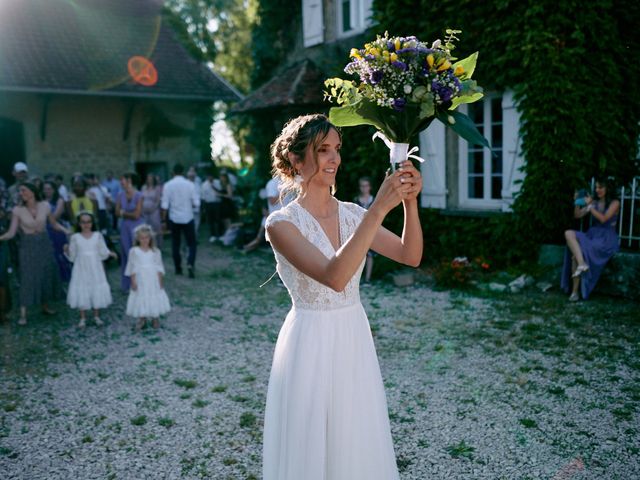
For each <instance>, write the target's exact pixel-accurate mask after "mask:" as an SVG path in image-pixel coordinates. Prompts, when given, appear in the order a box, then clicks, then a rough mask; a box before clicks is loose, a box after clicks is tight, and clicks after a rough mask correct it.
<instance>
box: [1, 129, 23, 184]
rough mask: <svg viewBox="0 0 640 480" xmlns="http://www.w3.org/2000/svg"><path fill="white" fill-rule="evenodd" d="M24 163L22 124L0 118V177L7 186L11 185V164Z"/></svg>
mask: <svg viewBox="0 0 640 480" xmlns="http://www.w3.org/2000/svg"><path fill="white" fill-rule="evenodd" d="M16 162H24V132H23V128H22V123H20V122H16V121H15V120H11V119H10V118H3V117H0V177H2V178H4V180H5V181H6V182H7V186H8V185H11V184H12V183H13V164H14V163H16Z"/></svg>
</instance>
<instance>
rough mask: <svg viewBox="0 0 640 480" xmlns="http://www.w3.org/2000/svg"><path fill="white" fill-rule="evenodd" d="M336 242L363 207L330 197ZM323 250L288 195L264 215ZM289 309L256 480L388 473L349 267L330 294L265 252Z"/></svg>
mask: <svg viewBox="0 0 640 480" xmlns="http://www.w3.org/2000/svg"><path fill="white" fill-rule="evenodd" d="M338 212H339V222H340V237H341V238H340V244H341V245H343V244H344V243H345V242H346V241H347V239H349V237H351V235H352V234H353V233H354V231H355V230H356V227H357V226H358V225H359V223H360V222H361V220H362V217H363V216H364V214H365V212H366V210H364V209H363V208H361V207H359V206H358V205H355V204H353V203H343V202H339V209H338ZM282 221H287V222H290V223H292V224H293V225H295V226H296V227H297V228H298V230H299V231H300V232H301V233H302V235H303V236H304V237H305V238H307V239H308V240H309V241H310V242H311V243H312V244H313V245H315V246H316V247H317V248H318V249H319V250H320V251H321V252H322V253H323V254H324V255H325V256H327V257H333V256H334V255H335V250H334V248H333V246H332V245H331V242H330V241H329V239H328V238H327V236H326V234H325V233H324V230H323V229H322V227H321V226H320V224H319V223H318V222H317V221H316V219H315V218H314V217H313V216H311V214H310V213H309V212H308V211H307V210H305V209H304V208H303V207H302V206H301V205H299V204H298V203H297V202H292V203H290V204H289V205H287V206H286V207H284V208H282V209H280V210H278V211H276V212H274V213H272V214H271V215H270V216H269V217H268V219H267V224H266V225H267V227H269V226H270V225H273V224H274V223H276V222H282ZM274 253H275V257H276V261H277V271H278V274H279V275H280V278H282V281H283V282H284V284H285V285H286V287H287V289H288V290H289V294H290V295H291V300H292V302H293V307H292V309H291V310H290V312H289V314H288V315H287V317H286V319H285V321H284V324H283V326H282V329H281V330H280V334H279V336H278V341H277V344H276V348H275V353H274V358H273V365H272V369H271V376H270V379H269V389H268V393H267V405H266V412H265V422H264V445H263V478H264V480H394V479H398V470H397V467H396V460H395V454H394V451H393V443H392V440H391V431H390V427H389V416H388V412H387V401H386V397H385V393H384V387H383V384H382V377H381V375H380V367H379V365H378V359H377V356H376V352H375V347H374V344H373V338H372V336H371V330H370V327H369V321H368V319H367V316H366V314H365V312H364V310H363V308H362V304H361V303H360V294H359V282H360V274H361V272H362V268H363V266H364V257H363V259H362V264H361V265H360V268H359V269H358V271H357V272H356V273H355V274H354V276H353V278H351V280H350V281H349V284H348V285H347V287H346V288H345V289H344V291H342V292H335V291H334V290H332V289H330V288H329V287H326V286H324V285H322V284H321V283H319V282H316V281H315V280H313V279H312V278H310V277H308V276H307V275H305V274H303V273H301V272H300V271H298V270H296V268H295V267H294V266H293V265H291V264H290V263H289V262H288V261H287V259H286V258H284V256H282V255H281V254H280V253H279V252H277V251H275V250H274Z"/></svg>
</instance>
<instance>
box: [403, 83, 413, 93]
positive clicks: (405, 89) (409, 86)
mask: <svg viewBox="0 0 640 480" xmlns="http://www.w3.org/2000/svg"><path fill="white" fill-rule="evenodd" d="M411 90H412V88H411V85H405V86H404V93H406V94H407V95H409V94H410V93H411Z"/></svg>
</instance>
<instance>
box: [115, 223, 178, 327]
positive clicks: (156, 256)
mask: <svg viewBox="0 0 640 480" xmlns="http://www.w3.org/2000/svg"><path fill="white" fill-rule="evenodd" d="M133 235H134V246H133V247H132V248H131V250H129V257H128V260H127V267H126V269H125V272H124V274H125V275H126V276H128V277H130V278H131V289H130V290H129V298H128V300H127V315H131V316H132V317H136V318H137V319H138V321H137V323H136V330H141V329H142V328H143V327H144V326H145V324H146V322H147V318H150V319H152V325H153V328H159V327H160V320H159V317H160V315H164V314H165V313H168V312H169V310H171V305H170V304H169V297H167V293H166V292H165V291H164V265H163V263H162V254H161V253H160V249H159V248H158V247H156V245H155V241H154V232H153V229H152V228H151V227H150V226H149V225H147V224H142V225H139V226H137V227H136V228H135V229H134V231H133Z"/></svg>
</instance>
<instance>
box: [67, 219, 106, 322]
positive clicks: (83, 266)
mask: <svg viewBox="0 0 640 480" xmlns="http://www.w3.org/2000/svg"><path fill="white" fill-rule="evenodd" d="M76 223H77V230H79V233H74V234H73V235H72V236H71V240H70V242H69V244H68V245H65V246H64V249H65V253H66V254H67V257H68V258H69V260H70V261H71V262H73V269H72V270H71V281H70V282H69V291H68V292H67V303H68V304H69V306H70V307H71V308H77V309H79V310H80V323H78V327H79V328H84V327H85V325H86V317H85V311H86V310H89V309H93V320H94V321H95V322H96V325H102V320H100V309H101V308H106V307H108V306H109V305H110V304H111V288H110V287H109V283H108V282H107V276H106V275H105V273H104V266H103V264H102V261H103V260H106V259H107V258H108V257H110V256H111V257H114V258H117V256H116V254H115V252H112V251H110V250H109V249H108V248H107V245H106V243H105V241H104V237H103V236H102V234H101V233H100V232H97V231H96V230H97V228H96V224H95V218H94V216H93V214H91V213H89V212H80V213H79V214H78V217H77V222H76Z"/></svg>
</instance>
